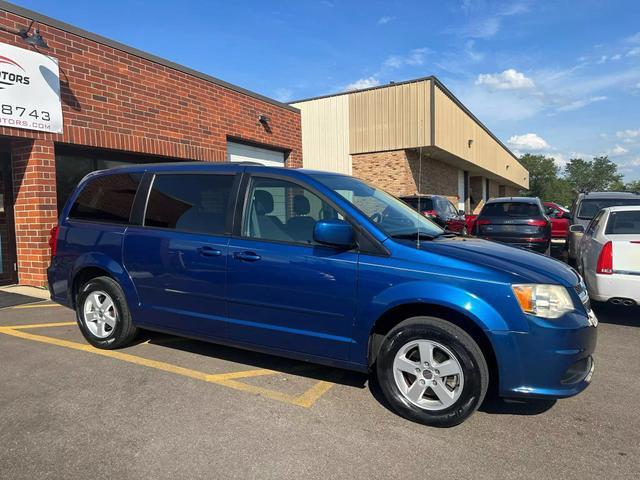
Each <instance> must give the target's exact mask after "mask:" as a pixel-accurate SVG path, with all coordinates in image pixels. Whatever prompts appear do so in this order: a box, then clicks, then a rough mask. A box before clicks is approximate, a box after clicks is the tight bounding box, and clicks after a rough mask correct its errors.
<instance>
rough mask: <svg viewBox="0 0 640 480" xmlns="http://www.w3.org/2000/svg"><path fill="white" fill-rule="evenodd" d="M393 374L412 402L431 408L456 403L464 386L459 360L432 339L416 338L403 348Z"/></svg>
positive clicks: (403, 393) (423, 407)
mask: <svg viewBox="0 0 640 480" xmlns="http://www.w3.org/2000/svg"><path fill="white" fill-rule="evenodd" d="M393 376H394V379H395V382H396V386H397V387H398V389H399V390H400V392H401V393H402V395H403V396H404V397H405V398H406V399H407V400H408V401H409V402H411V403H412V404H413V405H416V406H417V407H420V408H422V409H424V410H429V411H437V410H443V409H445V408H448V407H450V406H452V405H453V404H454V403H456V402H457V401H458V399H459V398H460V395H461V394H462V390H463V388H464V374H463V372H462V366H461V364H460V362H459V360H458V359H457V358H456V356H455V355H454V354H453V352H451V350H449V349H448V348H447V347H445V346H444V345H442V344H440V343H438V342H434V341H432V340H412V341H411V342H408V343H407V344H406V345H404V346H403V347H402V348H400V350H398V353H397V354H396V356H395V358H394V361H393Z"/></svg>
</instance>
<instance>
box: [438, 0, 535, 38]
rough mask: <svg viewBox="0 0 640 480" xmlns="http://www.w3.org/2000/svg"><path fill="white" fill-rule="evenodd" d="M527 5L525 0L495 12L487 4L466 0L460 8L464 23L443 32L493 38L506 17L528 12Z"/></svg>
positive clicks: (512, 3)
mask: <svg viewBox="0 0 640 480" xmlns="http://www.w3.org/2000/svg"><path fill="white" fill-rule="evenodd" d="M529 3H530V2H529V1H526V0H520V1H514V2H511V3H509V4H507V5H503V6H501V7H500V8H498V9H497V10H496V9H495V8H494V7H492V5H491V4H487V2H484V1H470V0H466V1H464V2H463V4H462V6H461V7H460V9H461V10H462V12H463V13H464V15H465V16H466V22H464V24H463V25H462V26H460V27H453V28H449V29H447V30H446V31H445V32H446V33H452V34H454V35H459V36H461V37H463V38H490V37H493V36H494V35H496V34H497V33H498V32H499V31H500V28H501V26H502V21H503V20H504V19H505V18H506V17H511V16H513V15H520V14H523V13H526V12H528V11H529ZM487 10H493V11H487Z"/></svg>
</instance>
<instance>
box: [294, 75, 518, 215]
mask: <svg viewBox="0 0 640 480" xmlns="http://www.w3.org/2000/svg"><path fill="white" fill-rule="evenodd" d="M292 105H294V106H296V107H298V108H299V109H300V110H301V112H302V149H303V154H304V159H305V167H309V168H318V169H322V170H327V169H329V170H333V171H337V172H342V173H349V174H353V175H354V176H356V177H360V178H362V179H363V180H365V181H367V182H369V183H372V184H374V185H376V186H378V187H381V188H384V189H385V190H387V191H389V192H390V193H392V194H394V195H413V194H416V193H420V194H437V195H444V196H447V197H449V198H450V199H451V200H452V201H454V203H456V202H457V204H458V207H459V208H460V209H463V210H466V211H467V212H471V211H473V209H474V207H475V206H477V205H478V204H479V202H480V201H481V200H486V199H488V198H491V197H497V196H505V195H517V194H518V192H519V191H520V190H521V189H526V188H528V186H529V174H528V172H527V170H526V169H525V168H524V167H523V166H522V165H521V164H520V162H519V161H518V159H517V158H516V157H515V156H514V155H513V153H511V151H510V150H509V149H508V148H507V147H506V146H504V144H503V143H502V142H500V140H499V139H498V138H497V137H496V136H495V135H494V134H493V133H491V132H490V131H489V129H488V128H487V127H485V126H484V125H483V124H482V123H481V122H480V120H478V119H477V118H476V117H475V116H474V115H473V114H472V113H471V112H470V111H469V110H468V109H467V108H466V107H465V106H464V105H463V104H462V103H461V102H460V101H459V100H458V99H457V98H456V97H455V96H454V95H453V94H452V93H451V92H450V91H449V90H448V89H447V88H446V87H445V86H444V85H443V84H442V83H441V82H440V81H439V80H438V79H437V78H435V77H427V78H421V79H417V80H410V81H407V82H400V83H392V84H389V85H383V86H379V87H374V88H368V89H363V90H357V91H351V92H344V93H339V94H335V95H327V96H323V97H316V98H310V99H306V100H299V101H297V102H292Z"/></svg>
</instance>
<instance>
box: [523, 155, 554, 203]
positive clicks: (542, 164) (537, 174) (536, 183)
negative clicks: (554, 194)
mask: <svg viewBox="0 0 640 480" xmlns="http://www.w3.org/2000/svg"><path fill="white" fill-rule="evenodd" d="M520 163H522V165H523V166H524V168H526V169H527V170H529V190H527V192H526V194H527V195H530V196H532V197H540V198H545V197H546V196H547V194H548V192H549V187H550V186H551V183H552V182H553V181H555V180H556V179H557V178H558V170H559V169H558V166H557V165H556V163H555V161H554V159H553V158H552V157H546V156H544V155H532V154H530V153H525V154H524V155H522V156H521V157H520Z"/></svg>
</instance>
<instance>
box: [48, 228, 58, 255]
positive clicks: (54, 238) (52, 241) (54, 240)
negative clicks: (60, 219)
mask: <svg viewBox="0 0 640 480" xmlns="http://www.w3.org/2000/svg"><path fill="white" fill-rule="evenodd" d="M58 233H60V227H59V226H58V225H56V226H55V227H53V228H52V229H51V230H50V231H49V248H51V256H52V257H55V256H56V253H57V250H58Z"/></svg>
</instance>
